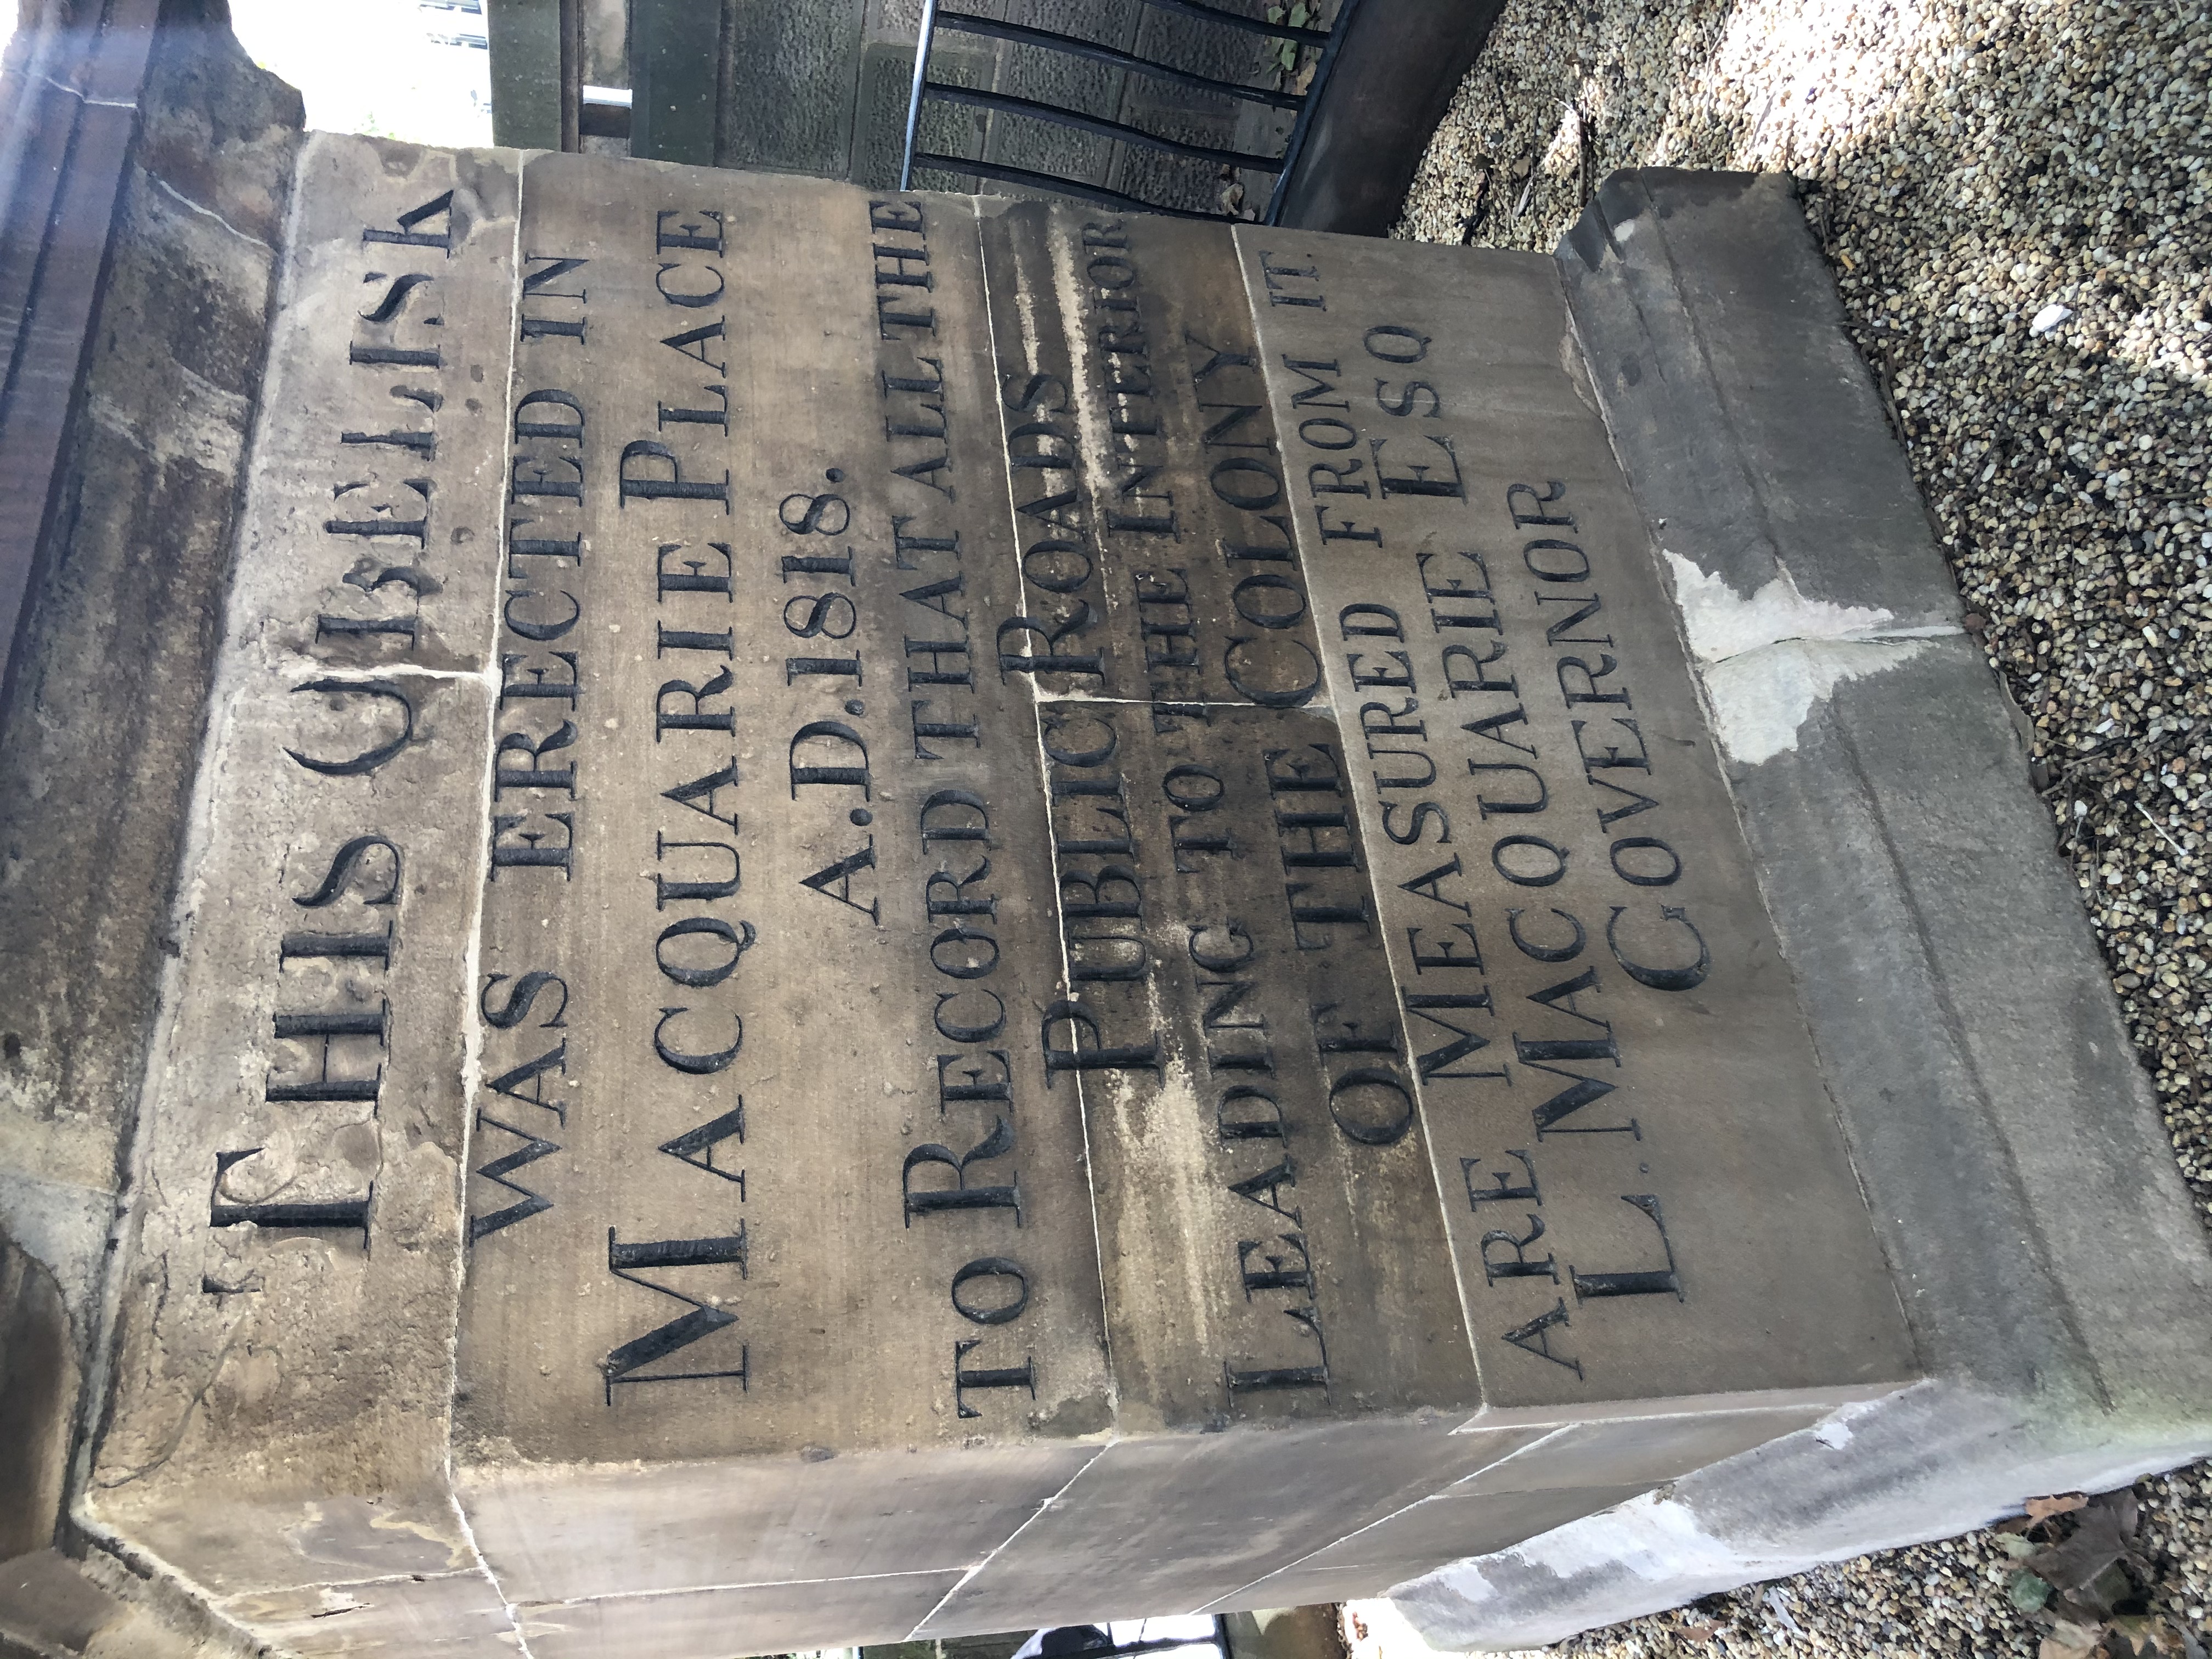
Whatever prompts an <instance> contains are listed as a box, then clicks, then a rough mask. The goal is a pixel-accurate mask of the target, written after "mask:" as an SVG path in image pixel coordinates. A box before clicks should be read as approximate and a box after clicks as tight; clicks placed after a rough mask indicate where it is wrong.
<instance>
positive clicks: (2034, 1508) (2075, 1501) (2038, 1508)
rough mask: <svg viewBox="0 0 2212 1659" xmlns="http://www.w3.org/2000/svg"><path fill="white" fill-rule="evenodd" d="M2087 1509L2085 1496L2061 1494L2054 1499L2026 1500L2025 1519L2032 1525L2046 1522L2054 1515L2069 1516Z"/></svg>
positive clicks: (2087, 1500) (2076, 1493)
mask: <svg viewBox="0 0 2212 1659" xmlns="http://www.w3.org/2000/svg"><path fill="white" fill-rule="evenodd" d="M2088 1507H2089V1499H2088V1498H2087V1495H2086V1494H2084V1493H2081V1492H2060V1493H2059V1494H2058V1495H2057V1497H2055V1498H2029V1499H2028V1500H2027V1519H2028V1522H2029V1524H2030V1525H2033V1523H2034V1522H2038V1521H2048V1520H2049V1519H2050V1518H2051V1516H2054V1515H2071V1514H2073V1513H2074V1511H2075V1510H2086V1509H2087V1508H2088Z"/></svg>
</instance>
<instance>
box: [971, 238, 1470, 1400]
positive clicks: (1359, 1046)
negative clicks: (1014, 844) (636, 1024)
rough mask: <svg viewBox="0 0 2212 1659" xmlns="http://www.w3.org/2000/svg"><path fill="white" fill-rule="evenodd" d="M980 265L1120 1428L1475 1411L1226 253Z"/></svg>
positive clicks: (1072, 1073)
mask: <svg viewBox="0 0 2212 1659" xmlns="http://www.w3.org/2000/svg"><path fill="white" fill-rule="evenodd" d="M984 247H985V251H986V258H987V266H988V270H989V274H990V278H991V304H992V314H993V321H994V334H995V337H996V339H997V341H998V350H999V359H998V374H999V384H1000V391H1001V399H1000V401H1001V404H1002V406H1003V409H1004V410H1005V417H1006V439H1007V471H1008V477H1009V479H1010V481H1011V499H1012V508H1013V518H1014V521H1015V525H1016V534H1017V538H1018V544H1019V552H1020V569H1021V577H1022V588H1021V592H1020V602H1021V605H1022V610H1021V611H1020V614H1019V615H1018V617H1012V618H1010V619H1008V620H1006V621H1003V622H1001V623H1000V624H999V629H998V632H999V634H1000V637H1001V638H1003V639H1005V640H1006V641H1008V644H1009V647H1011V648H1008V649H1006V650H1004V651H1002V653H1001V654H1000V664H999V666H1000V671H1001V673H1002V674H1004V675H1006V677H1007V678H1009V679H1010V680H1011V681H1015V682H1018V683H1024V684H1029V685H1030V686H1032V687H1033V688H1034V690H1035V695H1036V698H1037V709H1038V720H1039V724H1040V736H1039V744H1040V748H1041V750H1042V755H1043V757H1044V762H1045V769H1044V778H1043V786H1044V793H1045V795H1046V799H1048V803H1049V805H1050V809H1051V815H1052V831H1053V854H1054V873H1055V877H1056V880H1057V884H1058V899H1059V915H1060V943H1061V950H1062V953H1063V957H1064V960H1065V963H1066V976H1067V982H1066V996H1065V997H1064V999H1062V1000H1059V1001H1056V1002H1055V1003H1054V1005H1053V1006H1051V1007H1050V1008H1049V1009H1048V1010H1047V1012H1046V1015H1045V1018H1044V1022H1043V1027H1042V1032H1041V1037H1042V1044H1043V1049H1044V1057H1045V1064H1046V1066H1047V1074H1048V1079H1049V1080H1051V1081H1052V1082H1054V1085H1055V1086H1058V1087H1060V1088H1062V1089H1063V1090H1064V1091H1066V1092H1069V1093H1075V1092H1079V1094H1080V1097H1081V1100H1082V1102H1083V1110H1084V1117H1085V1123H1086V1125H1087V1127H1088V1130H1089V1134H1090V1145H1091V1156H1092V1158H1093V1161H1094V1169H1095V1172H1096V1173H1095V1180H1094V1187H1095V1191H1096V1202H1097V1213H1098V1228H1099V1237H1100V1246H1101V1256H1102V1261H1103V1267H1104V1273H1105V1285H1106V1308H1107V1316H1108V1325H1109V1336H1110V1338H1111V1340H1112V1344H1113V1350H1114V1354H1115V1372H1116V1381H1117V1383H1118V1385H1119V1387H1120V1389H1121V1396H1120V1398H1121V1421H1122V1423H1123V1424H1124V1425H1128V1426H1133V1427H1146V1426H1160V1425H1177V1426H1181V1425H1206V1424H1221V1423H1226V1422H1231V1421H1235V1420H1239V1419H1245V1418H1250V1417H1270V1418H1272V1417H1285V1416H1290V1417H1297V1416H1305V1415H1311V1414H1316V1413H1334V1412H1339V1411H1342V1410H1344V1409H1346V1407H1347V1406H1351V1405H1352V1403H1353V1402H1354V1401H1357V1402H1358V1405H1359V1406H1364V1407H1370V1408H1376V1407H1388V1406H1391V1405H1401V1406H1406V1405H1413V1404H1415V1403H1422V1402H1426V1403H1447V1402H1449V1403H1454V1404H1472V1403H1474V1400H1475V1398H1476V1395H1475V1387H1474V1373H1473V1368H1472V1365H1471V1364H1470V1363H1469V1356H1468V1350H1467V1346H1466V1344H1465V1340H1464V1337H1463V1335H1462V1332H1461V1331H1460V1329H1459V1328H1458V1320H1457V1319H1456V1317H1455V1316H1454V1310H1453V1304H1454V1301H1455V1297H1454V1294H1453V1290H1452V1286H1451V1284H1450V1280H1449V1258H1448V1255H1447V1252H1446V1250H1445V1249H1444V1244H1443V1233H1442V1228H1441V1225H1440V1223H1439V1219H1438V1217H1437V1211H1436V1200H1435V1193H1434V1190H1433V1187H1432V1185H1431V1178H1430V1176H1429V1173H1428V1170H1427V1169H1426V1167H1425V1165H1426V1162H1427V1160H1426V1158H1425V1152H1424V1151H1423V1146H1424V1140H1423V1136H1422V1133H1421V1131H1420V1128H1419V1123H1418V1121H1417V1114H1416V1109H1415V1105H1414V1099H1413V1086H1412V1074H1411V1072H1410V1070H1409V1061H1408V1056H1407V1050H1406V1047H1405V1037H1404V1034H1403V1031H1402V1030H1401V1024H1400V1018H1399V1013H1398V1011H1397V1009H1396V1007H1395V1005H1394V1003H1393V1000H1392V998H1391V994H1390V989H1389V966H1388V963H1387V961H1386V960H1385V957H1384V956H1383V950H1382V944H1381V933H1380V928H1379V921H1378V918H1377V916H1376V912H1375V909H1374V906H1373V902H1372V899H1371V889H1370V872H1369V867H1368V860H1367V855H1366V852H1365V849H1364V848H1363V846H1362V842H1361V836H1360V833H1359V828H1358V820H1357V817H1356V812H1355V809H1354V805H1353V800H1352V793H1351V780H1350V777H1349V775H1348V772H1347V769H1346V763H1345V757H1344V752H1343V748H1342V744H1341V741H1340V734H1339V732H1338V728H1337V726H1336V724H1335V723H1334V721H1333V720H1331V719H1330V717H1329V714H1328V708H1327V702H1326V697H1325V694H1324V688H1323V684H1322V670H1321V663H1320V655H1319V647H1318V645H1317V642H1316V633H1315V629H1314V623H1313V617H1312V615H1311V607H1310V603H1309V600H1308V599H1307V595H1306V592H1305V587H1304V577H1303V573H1302V571H1301V568H1300V566H1299V562H1298V560H1297V556H1296V554H1295V552H1294V550H1293V544H1292V540H1291V526H1290V520H1289V517H1288V506H1289V501H1290V497H1289V493H1288V489H1287V488H1286V485H1285V478H1284V476H1283V473H1282V470H1281V465H1280V454H1279V443H1278V440H1277V436H1276V422H1275V418H1274V416H1273V415H1271V413H1270V411H1269V410H1268V408H1267V397H1266V381H1265V378H1264V375H1263V373H1262V371H1261V367H1260V364H1259V361H1258V355H1257V347H1256V344H1255V341H1254V339H1253V337H1252V333H1251V325H1250V313H1249V308H1248V307H1246V306H1245V305H1244V303H1243V298H1242V295H1241V292H1240V289H1239V286H1238V276H1237V268H1236V264H1235V260H1234V252H1233V250H1232V248H1231V246H1230V245H1229V242H1228V240H1227V239H1226V238H1225V237H1224V236H1223V235H1221V234H1220V233H1219V232H1218V231H1211V230H1202V229H1199V228H1193V227H1189V226H1186V225H1179V224H1175V223H1171V222H1162V221H1158V220H1152V219H1142V218H1129V219H1122V218H1117V217H1115V216H1112V215H1106V214H1094V213H1085V212H1083V211H1081V210H1073V209H1059V208H1054V209H1046V208H1044V207H1043V206H1042V205H1040V204H1025V205H1023V206H1020V207H1015V208H1010V209H1007V210H1004V211H1002V212H1000V213H999V214H998V215H996V216H994V217H993V218H991V219H989V220H987V221H986V222H985V227H984ZM1384 1237H1388V1238H1389V1239H1390V1240H1392V1241H1393V1242H1392V1243H1391V1245H1390V1246H1389V1248H1388V1249H1379V1248H1377V1244H1378V1242H1379V1241H1380V1240H1381V1239H1382V1238H1384ZM1440 1315H1441V1317H1439V1316H1440ZM1355 1408H1356V1407H1355Z"/></svg>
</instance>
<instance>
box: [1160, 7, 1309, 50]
mask: <svg viewBox="0 0 2212 1659" xmlns="http://www.w3.org/2000/svg"><path fill="white" fill-rule="evenodd" d="M1145 4H1146V5H1148V6H1158V8H1159V9H1161V10H1162V11H1179V12H1181V13H1182V15H1184V16H1186V17H1202V18H1204V19H1205V20H1206V21H1207V22H1209V23H1223V24H1226V25H1227V26H1228V27H1231V28H1232V29H1245V30H1248V31H1249V32H1250V33H1254V34H1272V35H1273V36H1274V37H1275V38H1276V39H1277V40H1295V41H1297V43H1298V44H1299V45H1300V46H1327V45H1328V30H1327V29H1302V28H1298V27H1294V26H1293V25H1291V24H1289V23H1270V22H1269V21H1267V19H1266V18H1264V17H1247V16H1246V15H1244V14H1243V12H1241V11H1228V10H1225V9H1223V8H1221V7H1219V6H1209V5H1207V4H1206V0H1145Z"/></svg>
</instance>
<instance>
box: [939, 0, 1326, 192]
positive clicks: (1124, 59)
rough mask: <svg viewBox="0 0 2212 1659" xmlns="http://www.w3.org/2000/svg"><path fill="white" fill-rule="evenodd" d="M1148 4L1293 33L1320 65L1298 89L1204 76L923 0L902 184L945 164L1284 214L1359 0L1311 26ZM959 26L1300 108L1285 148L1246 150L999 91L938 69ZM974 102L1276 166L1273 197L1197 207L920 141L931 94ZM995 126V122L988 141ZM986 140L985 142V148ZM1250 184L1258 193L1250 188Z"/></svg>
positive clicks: (1222, 159) (1172, 150) (1193, 5)
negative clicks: (940, 42) (932, 73)
mask: <svg viewBox="0 0 2212 1659" xmlns="http://www.w3.org/2000/svg"><path fill="white" fill-rule="evenodd" d="M1141 3H1142V4H1144V5H1146V6H1151V7H1153V8H1155V9H1158V10H1161V11H1166V12H1173V13H1176V14H1177V15H1181V16H1184V17H1188V18H1192V19H1194V20H1196V21H1202V22H1206V23H1211V24H1218V25H1222V26H1225V27H1229V28H1231V29H1235V30H1239V31H1242V32H1243V33H1249V34H1255V35H1260V36H1262V37H1265V38H1266V39H1267V40H1271V41H1277V42H1288V43H1290V44H1291V46H1292V47H1294V48H1297V49H1298V50H1299V51H1301V52H1303V51H1308V50H1310V51H1311V52H1313V54H1314V59H1313V63H1312V73H1311V75H1310V77H1308V79H1307V81H1306V85H1305V89H1304V91H1299V92H1292V91H1289V90H1286V89H1285V88H1279V87H1269V86H1255V85H1251V84H1249V83H1247V82H1241V81H1225V80H1222V79H1220V78H1219V77H1218V76H1211V75H1202V74H1200V73H1199V72H1197V71H1196V70H1187V69H1182V68H1180V67H1178V66H1177V65H1176V64H1168V63H1162V62H1161V61H1159V60H1158V59H1157V58H1144V57H1139V56H1138V55H1137V54H1136V53H1135V52H1125V51H1123V50H1122V49H1121V48H1120V47H1118V46H1107V45H1106V44H1104V43H1103V42H1102V41H1097V40H1085V39H1084V38H1082V37H1081V36H1079V35H1072V34H1062V33H1058V32H1056V31H1054V30H1052V29H1043V28H1036V27H1032V26H1030V25H1028V24H1024V23H1007V22H1001V21H999V20H998V19H997V18H994V17H983V16H979V15H976V14H975V13H973V12H964V11H953V10H950V9H946V8H945V7H943V6H941V5H939V3H938V0H922V9H921V34H920V37H919V39H918V40H916V42H915V58H914V86H913V90H912V92H911V93H910V94H908V100H907V111H906V149H905V154H904V156H903V158H902V161H901V162H900V166H899V188H900V189H901V190H910V189H912V188H913V187H914V175H915V172H916V170H917V169H920V168H925V167H926V168H930V169H933V170H939V171H942V172H945V173H959V174H964V175H966V176H968V177H970V178H975V179H990V180H993V181H994V182H997V183H1000V184H1007V185H1019V186H1022V187H1024V188H1027V189H1031V190H1042V191H1052V192H1054V193H1056V194H1059V195H1062V196H1073V197H1078V198H1079V199H1081V200H1083V201H1086V202H1097V203H1099V204H1103V205H1104V206H1107V207H1113V208H1120V209H1122V210H1126V211H1129V212H1134V213H1164V214H1169V215H1172V216H1175V217H1177V218H1184V219H1243V218H1247V217H1253V216H1256V217H1257V218H1258V219H1259V220H1260V222H1262V223H1266V224H1273V223H1275V222H1277V215H1278V213H1279V210H1280V208H1281V204H1282V202H1283V199H1284V195H1283V189H1282V185H1283V181H1284V179H1286V178H1287V177H1288V176H1289V174H1290V172H1291V168H1293V167H1296V166H1297V160H1298V155H1299V152H1300V150H1301V149H1303V148H1304V144H1305V138H1306V132H1307V130H1308V128H1309V127H1310V126H1311V125H1312V115H1313V109H1314V106H1315V104H1316V102H1317V101H1318V100H1319V99H1320V97H1321V95H1322V90H1323V88H1325V87H1326V85H1327V84H1328V73H1329V69H1330V67H1331V65H1332V64H1333V63H1334V60H1335V56H1336V46H1337V43H1338V42H1339V41H1340V40H1342V39H1343V38H1344V34H1345V31H1346V27H1348V26H1349V24H1350V22H1351V21H1352V12H1353V10H1354V9H1355V8H1356V7H1357V6H1358V0H1339V3H1338V5H1337V8H1336V16H1335V21H1334V25H1333V26H1332V27H1329V28H1327V29H1316V28H1307V27H1300V26H1298V25H1295V24H1292V23H1290V22H1288V21H1281V22H1278V21H1270V20H1268V19H1265V18H1259V17H1248V16H1246V15H1244V14H1243V13H1242V12H1236V11H1229V10H1226V9H1223V8H1222V7H1219V6H1214V5H1208V4H1206V0H1141ZM939 29H950V30H952V31H954V32H956V33H963V34H972V35H977V36H980V37H981V38H983V39H985V40H995V41H1002V42H1005V43H1006V44H1008V45H1012V46H1022V47H1028V48H1033V49H1035V50H1038V51H1042V52H1054V53H1057V54H1058V55H1060V57H1063V58H1080V59H1083V60H1085V61H1086V62H1090V63H1094V64H1103V65H1105V66H1106V67H1107V68H1109V69H1115V70H1122V71H1124V72H1125V73H1126V74H1128V75H1132V76H1144V77H1146V78H1147V79H1151V80H1154V81H1158V82H1164V83H1166V84H1168V85H1170V86H1175V87H1181V88H1185V89H1187V90H1188V91H1192V92H1198V93H1204V94H1211V95H1212V96H1213V97H1215V98H1218V99H1223V100H1228V101H1229V102H1230V103H1231V106H1236V107H1242V106H1252V107H1255V108H1257V109H1265V110H1274V111H1279V112H1283V113H1285V114H1288V115H1290V116H1291V118H1292V119H1291V129H1290V131H1289V133H1288V134H1287V135H1286V136H1285V138H1284V139H1283V143H1282V147H1281V149H1279V150H1273V151H1268V150H1258V149H1252V150H1246V149H1231V148H1227V147H1225V146H1223V145H1217V144H1206V143H1197V142H1194V141H1193V140H1190V139H1185V138H1177V137H1170V135H1168V134H1165V133H1161V132H1155V131H1150V130H1148V129H1146V128H1145V127H1141V126H1137V125H1132V124H1130V123H1128V122H1126V121H1117V120H1112V119H1109V118H1107V117H1105V116H1103V115H1093V114H1089V113H1086V112H1083V111H1080V110H1073V109H1064V108H1061V107H1060V106H1057V105H1054V104H1047V103H1041V102H1039V101H1037V100H1035V99H1031V98H1022V97H1017V96H1015V95H1014V94H1012V93H1006V92H998V91H994V90H993V89H991V88H985V87H970V86H958V85H954V84H951V83H949V82H939V81H933V80H931V79H930V78H929V67H930V58H931V53H932V52H933V48H934V47H935V45H936V38H937V32H938V31H939ZM932 101H934V102H938V103H942V104H955V105H964V106H969V107H970V108H975V109H980V110H981V111H983V112H985V113H986V114H987V116H997V115H1008V116H1018V117H1023V118H1028V119H1030V120H1035V121H1041V122H1044V123H1046V124H1047V125H1053V126H1060V127H1066V128H1070V129H1073V130H1074V131H1079V132H1085V133H1089V134H1091V136H1093V137H1101V138H1105V139H1109V140H1111V141H1113V142H1114V143H1120V144H1124V145H1135V146H1138V147H1140V148H1143V149H1153V150H1158V151H1160V152H1162V153H1164V154H1165V155H1174V156H1180V157H1182V158H1183V159H1185V160H1188V161H1201V162H1207V163H1211V164H1213V165H1215V166H1218V167H1224V168H1232V169H1235V170H1237V172H1238V173H1243V172H1247V171H1249V172H1254V173H1270V174H1273V178H1274V183H1273V185H1271V186H1269V187H1268V190H1267V205H1266V207H1265V208H1264V209H1255V210H1251V211H1249V212H1240V211H1238V210H1237V209H1235V208H1233V207H1231V206H1228V205H1226V204H1224V205H1219V206H1216V207H1213V208H1210V209H1200V208H1191V207H1187V206H1182V205H1178V204H1173V203H1168V202H1161V201H1153V200H1146V199H1145V198H1144V197H1139V196H1135V195H1133V194H1131V193H1129V192H1128V191H1121V190H1115V189H1112V188H1110V187H1109V186H1108V185H1104V184H1101V183H1096V182H1093V181H1092V180H1090V179H1073V178H1068V177H1065V176H1063V175H1060V174H1058V173H1050V172H1047V171H1044V170H1042V169H1041V168H1037V167H1018V166H1015V165H1012V163H1010V162H1006V161H991V160H986V159H985V158H984V157H982V156H981V155H946V154H943V153H940V152H937V151H933V150H925V149H920V148H919V147H918V146H919V143H920V138H921V118H922V106H923V105H924V104H926V103H929V102H932ZM988 131H989V129H988V128H986V129H985V134H986V140H987V135H988ZM983 147H985V146H979V148H983ZM1248 197H1249V192H1248Z"/></svg>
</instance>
